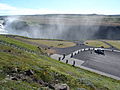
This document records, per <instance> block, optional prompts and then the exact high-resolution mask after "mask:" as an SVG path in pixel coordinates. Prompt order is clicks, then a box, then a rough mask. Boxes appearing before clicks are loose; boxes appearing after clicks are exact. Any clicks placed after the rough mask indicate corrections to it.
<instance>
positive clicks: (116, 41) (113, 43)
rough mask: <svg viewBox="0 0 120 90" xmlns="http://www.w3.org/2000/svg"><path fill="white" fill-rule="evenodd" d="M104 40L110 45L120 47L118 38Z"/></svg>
mask: <svg viewBox="0 0 120 90" xmlns="http://www.w3.org/2000/svg"><path fill="white" fill-rule="evenodd" d="M105 42H107V43H109V44H111V45H112V46H114V47H116V48H118V49H120V40H114V41H113V40H105Z"/></svg>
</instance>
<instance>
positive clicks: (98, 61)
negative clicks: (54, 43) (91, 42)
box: [52, 45, 120, 80]
mask: <svg viewBox="0 0 120 90" xmlns="http://www.w3.org/2000/svg"><path fill="white" fill-rule="evenodd" d="M88 48H91V47H89V46H86V45H77V46H76V47H69V48H65V49H57V50H59V52H57V55H56V56H55V57H54V55H53V56H52V58H54V59H57V60H58V58H59V57H63V55H62V54H66V57H65V59H64V60H61V61H62V62H65V63H66V60H68V64H71V65H73V61H75V62H76V63H75V66H77V67H81V68H84V69H87V70H90V71H93V72H96V73H99V74H102V75H106V76H108V77H112V78H114V79H119V80H120V51H117V50H114V51H112V49H111V48H110V49H105V55H100V54H99V55H98V54H97V53H95V52H94V50H89V49H88ZM78 51H79V53H78ZM71 53H73V54H74V56H73V57H72V58H70V56H71ZM75 53H76V54H75ZM116 77H117V78H116Z"/></svg>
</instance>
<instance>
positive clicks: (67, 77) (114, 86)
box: [0, 35, 120, 90]
mask: <svg viewBox="0 0 120 90" xmlns="http://www.w3.org/2000/svg"><path fill="white" fill-rule="evenodd" d="M22 38H23V37H22ZM27 39H29V38H27ZM39 43H41V42H39ZM49 43H50V42H49ZM57 44H58V43H57ZM58 87H61V88H65V87H67V88H68V87H69V88H70V90H119V89H120V81H118V80H114V79H111V78H108V77H105V76H102V75H98V74H96V73H93V72H89V71H87V70H83V69H81V68H78V67H73V66H71V65H68V64H64V63H62V62H59V61H56V60H54V59H51V58H50V57H49V56H48V55H47V53H46V52H45V51H44V48H43V47H39V48H38V46H37V45H35V44H30V43H28V42H26V43H25V42H23V41H22V40H17V39H15V38H12V37H9V36H7V35H0V90H38V89H40V90H50V89H51V90H54V89H56V90H57V88H58ZM61 90H63V89H61ZM64 90H66V89H64Z"/></svg>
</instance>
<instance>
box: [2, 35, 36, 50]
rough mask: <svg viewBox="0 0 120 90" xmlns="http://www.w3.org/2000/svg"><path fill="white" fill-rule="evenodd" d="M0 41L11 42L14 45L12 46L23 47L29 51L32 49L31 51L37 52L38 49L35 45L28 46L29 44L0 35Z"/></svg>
mask: <svg viewBox="0 0 120 90" xmlns="http://www.w3.org/2000/svg"><path fill="white" fill-rule="evenodd" d="M0 40H3V41H6V42H9V43H12V44H15V45H18V46H21V47H25V48H28V49H31V50H37V47H36V46H34V45H31V44H27V43H23V42H21V41H18V40H15V39H12V38H10V37H6V36H1V35H0Z"/></svg>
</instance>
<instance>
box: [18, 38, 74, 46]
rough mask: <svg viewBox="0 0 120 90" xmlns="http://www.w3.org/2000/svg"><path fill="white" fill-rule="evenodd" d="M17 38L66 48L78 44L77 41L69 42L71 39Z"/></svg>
mask: <svg viewBox="0 0 120 90" xmlns="http://www.w3.org/2000/svg"><path fill="white" fill-rule="evenodd" d="M16 38H18V39H21V40H26V41H29V42H33V43H37V44H42V45H45V46H48V47H50V46H52V47H57V48H66V47H72V46H75V45H76V44H75V43H73V42H69V41H60V40H59V41H57V40H41V39H38V40H35V39H26V38H21V37H16Z"/></svg>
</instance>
